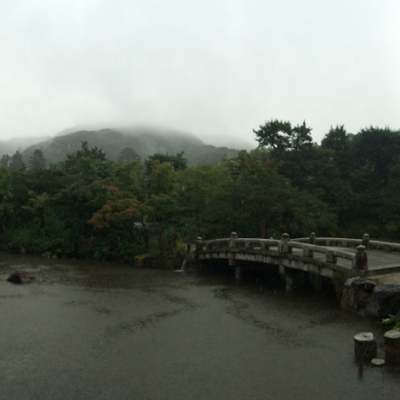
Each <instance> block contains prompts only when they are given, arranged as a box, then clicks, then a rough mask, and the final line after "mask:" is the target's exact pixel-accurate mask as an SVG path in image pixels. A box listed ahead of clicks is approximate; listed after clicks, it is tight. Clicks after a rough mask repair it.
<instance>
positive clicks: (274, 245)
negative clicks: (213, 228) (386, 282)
mask: <svg viewBox="0 0 400 400" xmlns="http://www.w3.org/2000/svg"><path fill="white" fill-rule="evenodd" d="M199 239H200V238H199ZM306 239H307V240H308V238H306ZM301 240H303V239H301ZM354 241H355V242H356V244H358V245H359V243H360V242H359V241H357V240H356V239H354ZM293 249H299V250H302V253H301V254H296V255H297V256H300V257H303V258H306V259H311V260H312V259H315V257H314V256H315V254H316V253H317V254H323V255H325V259H324V260H320V261H323V262H326V263H328V264H332V266H333V265H336V264H337V260H338V259H344V260H347V261H350V265H351V267H350V268H352V269H354V268H357V258H358V255H357V254H353V253H348V252H345V251H342V250H334V249H331V248H328V247H322V246H318V245H315V244H309V243H303V242H302V241H299V240H296V241H290V240H289V239H288V237H287V238H285V236H284V235H283V236H282V238H281V240H276V239H260V238H237V236H236V235H235V234H233V235H232V236H231V237H230V238H224V239H214V240H207V241H201V239H200V240H198V241H197V251H199V252H204V251H205V252H232V253H235V252H260V253H274V254H275V255H276V256H282V257H286V256H287V255H288V254H293ZM364 268H367V265H366V266H365V267H364Z"/></svg>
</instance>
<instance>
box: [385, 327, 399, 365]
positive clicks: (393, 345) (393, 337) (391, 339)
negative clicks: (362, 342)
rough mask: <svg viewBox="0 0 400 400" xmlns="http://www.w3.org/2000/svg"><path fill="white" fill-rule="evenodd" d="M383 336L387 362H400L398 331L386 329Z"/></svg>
mask: <svg viewBox="0 0 400 400" xmlns="http://www.w3.org/2000/svg"><path fill="white" fill-rule="evenodd" d="M384 337H385V359H386V362H387V363H388V364H397V365H399V364H400V332H399V331H387V332H386V333H385V335H384Z"/></svg>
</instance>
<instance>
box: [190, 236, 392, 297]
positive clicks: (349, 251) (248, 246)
mask: <svg viewBox="0 0 400 400" xmlns="http://www.w3.org/2000/svg"><path fill="white" fill-rule="evenodd" d="M195 254H196V259H197V261H198V262H200V263H201V262H203V261H206V260H227V262H228V265H230V266H232V267H233V268H235V274H236V278H237V279H239V278H240V276H241V272H242V265H243V264H244V262H251V263H258V264H259V265H263V264H264V265H269V266H271V265H273V266H276V267H277V268H279V272H280V273H281V274H284V275H285V276H286V289H287V290H291V289H292V285H293V281H292V279H291V278H290V273H289V272H290V270H300V271H306V272H310V273H314V274H318V275H321V276H324V277H327V278H331V279H332V277H333V275H334V273H335V272H338V273H344V274H348V275H351V276H362V277H366V276H373V275H383V274H390V273H394V272H400V244H398V243H390V242H381V241H376V240H370V238H369V235H368V234H365V235H364V236H363V239H362V240H360V239H346V238H330V237H321V238H317V237H315V234H313V233H312V234H311V236H310V238H298V239H290V238H289V235H288V234H283V235H282V237H281V239H280V240H276V239H272V238H271V239H258V238H238V237H237V234H236V233H234V232H233V233H232V234H231V236H230V238H224V239H215V240H207V241H203V240H202V239H201V238H198V239H197V242H196V253H195ZM241 264H242V265H241Z"/></svg>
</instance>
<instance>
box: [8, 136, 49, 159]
mask: <svg viewBox="0 0 400 400" xmlns="http://www.w3.org/2000/svg"><path fill="white" fill-rule="evenodd" d="M48 139H50V137H49V136H35V137H33V136H31V137H25V138H15V139H9V140H0V157H1V156H2V155H3V154H8V155H10V156H11V155H13V154H14V153H15V152H16V151H17V150H19V151H22V150H24V149H26V148H27V147H29V146H32V145H34V144H36V143H39V142H42V141H45V140H48Z"/></svg>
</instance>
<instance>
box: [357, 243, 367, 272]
mask: <svg viewBox="0 0 400 400" xmlns="http://www.w3.org/2000/svg"><path fill="white" fill-rule="evenodd" d="M356 269H358V270H363V271H366V270H368V255H367V252H366V251H365V246H363V245H360V246H358V247H357V252H356Z"/></svg>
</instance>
